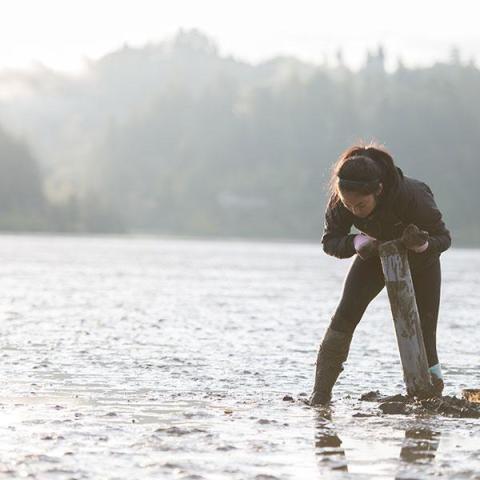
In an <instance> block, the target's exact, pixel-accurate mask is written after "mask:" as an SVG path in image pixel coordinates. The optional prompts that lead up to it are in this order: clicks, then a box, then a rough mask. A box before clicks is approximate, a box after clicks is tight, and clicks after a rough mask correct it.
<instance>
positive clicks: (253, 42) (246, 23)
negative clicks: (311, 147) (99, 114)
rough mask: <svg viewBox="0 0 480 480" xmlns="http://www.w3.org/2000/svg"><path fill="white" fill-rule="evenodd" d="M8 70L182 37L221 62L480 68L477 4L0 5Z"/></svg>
mask: <svg viewBox="0 0 480 480" xmlns="http://www.w3.org/2000/svg"><path fill="white" fill-rule="evenodd" d="M0 5H1V7H2V10H1V14H0V68H5V67H13V68H18V67H20V68H24V67H28V66H30V65H32V64H33V63H34V62H35V61H38V62H40V63H43V64H45V65H47V66H50V67H53V68H56V69H60V70H70V71H72V70H74V71H75V70H77V69H79V68H80V67H81V65H82V64H83V59H84V58H85V57H88V58H97V57H99V56H101V55H103V54H105V53H107V52H109V51H111V50H113V49H116V48H118V47H120V46H122V45H123V44H125V43H128V44H129V45H132V46H137V45H142V44H145V43H147V42H158V41H161V40H164V39H166V38H168V37H170V36H171V35H172V34H174V33H175V32H176V31H177V30H178V29H179V28H185V29H188V28H198V29H200V30H202V31H203V32H205V33H207V34H208V35H210V36H211V37H212V38H213V39H214V40H215V41H216V42H217V44H218V45H219V47H220V52H221V53H222V54H229V55H230V54H231V55H234V56H235V57H238V58H241V59H244V60H248V61H251V62H258V61H261V60H264V59H266V58H269V57H272V56H274V55H277V54H292V55H295V56H297V57H299V58H301V59H304V60H309V61H314V62H321V61H322V60H323V58H324V56H325V55H326V56H327V58H328V59H332V60H333V59H334V57H335V51H336V50H337V49H338V48H339V47H341V48H342V50H343V53H344V58H345V61H346V62H347V63H348V64H349V65H350V66H352V67H353V68H356V67H358V66H359V65H360V64H361V63H362V62H363V59H364V57H365V51H366V49H367V48H374V47H376V46H377V45H378V44H379V43H382V44H383V45H384V46H385V47H386V50H387V55H388V60H389V63H388V65H389V66H390V67H391V66H393V65H396V59H397V57H398V56H399V55H401V56H402V58H403V60H404V63H405V64H406V65H408V66H413V65H418V64H430V63H432V62H433V61H434V60H436V59H439V60H444V59H446V58H448V56H449V51H450V48H451V46H452V45H455V46H457V47H459V48H460V50H461V52H462V58H464V59H465V60H469V59H471V58H474V59H475V61H476V63H477V65H480V26H479V19H480V2H477V1H476V0H456V1H455V2H452V1H443V0H403V1H402V2H392V1H387V0H348V1H340V0H337V1H335V0H333V1H332V0H330V1H322V0H294V1H290V0H241V1H240V0H236V1H229V0H171V1H163V0H157V1H154V0H81V1H80V0H1V2H0Z"/></svg>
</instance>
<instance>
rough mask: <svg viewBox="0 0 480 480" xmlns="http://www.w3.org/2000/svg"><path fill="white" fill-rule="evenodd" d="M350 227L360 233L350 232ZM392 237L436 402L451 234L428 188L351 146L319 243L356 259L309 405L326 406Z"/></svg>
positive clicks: (380, 282)
mask: <svg viewBox="0 0 480 480" xmlns="http://www.w3.org/2000/svg"><path fill="white" fill-rule="evenodd" d="M352 225H354V226H355V227H356V228H357V229H358V230H359V231H360V232H361V233H360V234H352V233H350V228H351V227H352ZM396 238H401V240H402V242H403V244H404V245H405V247H406V248H407V252H408V260H409V264H410V270H411V273H412V280H413V285H414V289H415V296H416V301H417V307H418V312H419V315H420V322H421V327H422V333H423V340H424V344H425V349H426V353H427V360H428V366H429V371H430V374H431V378H432V383H433V385H434V388H435V391H436V393H437V394H438V395H441V392H442V390H443V377H442V372H441V369H440V363H439V361H438V356H437V348H436V329H437V318H438V308H439V301H440V282H441V273H440V254H441V252H443V251H445V250H447V249H448V248H449V247H450V245H451V238H450V232H449V231H448V230H447V228H446V227H445V224H444V222H443V220H442V214H441V213H440V211H439V210H438V208H437V206H436V204H435V200H434V198H433V193H432V191H431V190H430V188H429V187H428V185H427V184H425V183H423V182H421V181H419V180H415V179H413V178H409V177H407V176H404V175H403V172H402V170H401V169H400V168H398V167H397V166H395V163H394V161H393V158H392V157H391V155H390V154H389V153H388V152H387V151H386V150H385V149H384V148H382V147H381V146H379V145H376V144H370V145H355V146H352V147H350V148H349V149H348V150H346V151H345V152H344V153H343V154H342V155H341V156H340V158H339V159H338V161H337V162H336V163H335V165H334V168H333V172H332V178H331V182H330V199H329V201H328V205H327V209H326V211H325V231H324V234H323V237H322V244H323V249H324V251H325V252H326V253H327V254H329V255H332V256H334V257H338V258H348V257H352V256H353V255H356V257H355V259H354V261H353V262H352V264H351V266H350V269H349V272H348V274H347V277H346V279H345V282H344V285H343V293H342V298H341V300H340V303H339V304H338V306H337V308H336V311H335V313H334V315H333V317H332V318H331V322H330V325H329V327H328V328H327V331H326V333H325V335H324V337H323V340H322V343H321V345H320V348H319V351H318V357H317V368H316V375H315V386H314V389H313V392H312V394H311V396H310V404H311V405H318V404H326V403H328V402H329V401H330V399H331V392H332V388H333V385H334V384H335V382H336V380H337V378H338V375H339V374H340V372H341V371H342V370H343V366H342V365H343V362H344V361H345V360H346V359H347V356H348V351H349V348H350V342H351V340H352V335H353V332H354V330H355V327H356V326H357V325H358V322H359V321H360V319H361V318H362V316H363V313H364V312H365V310H366V308H367V306H368V304H369V303H370V302H371V301H372V300H373V299H374V298H375V297H376V296H377V295H378V293H379V292H380V291H381V290H382V288H383V287H384V285H385V282H384V277H383V272H382V266H381V262H380V258H379V256H378V246H379V244H380V243H381V242H383V241H386V240H393V239H396Z"/></svg>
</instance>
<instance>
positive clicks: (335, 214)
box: [322, 167, 451, 268]
mask: <svg viewBox="0 0 480 480" xmlns="http://www.w3.org/2000/svg"><path fill="white" fill-rule="evenodd" d="M396 168H397V173H398V176H397V178H396V179H395V183H394V184H393V185H391V186H390V188H389V189H388V191H387V192H384V194H383V195H381V196H380V197H379V199H378V202H377V205H376V207H375V209H374V210H373V212H372V213H371V214H370V215H369V216H368V217H366V218H359V217H356V216H355V215H354V214H353V213H352V212H350V211H349V210H348V209H347V208H346V207H345V206H344V205H343V203H342V202H341V201H340V200H339V201H338V202H337V203H336V204H335V205H333V202H332V200H331V199H330V200H329V202H328V205H327V208H326V211H325V229H324V233H323V237H322V244H323V249H324V251H325V252H326V253H327V254H329V255H332V256H334V257H338V258H348V257H351V256H353V255H355V253H356V251H355V247H354V245H353V239H354V237H355V234H352V233H350V229H351V227H352V225H354V226H355V227H356V228H357V229H358V230H359V231H361V232H364V233H366V234H367V235H370V236H371V237H374V238H376V239H378V240H382V241H386V240H393V239H395V238H399V237H401V235H402V232H403V230H404V228H405V227H406V226H407V225H408V224H409V223H414V224H415V225H417V226H418V227H419V228H421V229H422V230H426V231H427V232H428V233H429V239H428V243H429V245H428V248H427V249H426V250H425V251H424V252H422V253H415V252H413V251H411V250H409V251H408V255H409V260H410V264H411V266H412V267H414V268H415V267H416V266H417V264H418V266H420V265H421V264H423V265H426V264H428V263H430V262H429V261H430V260H431V259H432V258H438V257H439V256H440V253H441V252H443V251H445V250H447V249H448V248H449V247H450V245H451V237H450V232H449V231H448V230H447V228H446V227H445V224H444V222H443V220H442V214H441V213H440V210H439V209H438V207H437V205H436V204H435V200H434V197H433V193H432V191H431V190H430V187H429V186H428V185H427V184H426V183H424V182H421V181H420V180H416V179H414V178H409V177H406V176H404V175H403V172H402V170H401V169H400V168H398V167H396ZM412 263H413V265H412Z"/></svg>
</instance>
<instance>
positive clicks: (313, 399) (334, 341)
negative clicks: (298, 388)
mask: <svg viewBox="0 0 480 480" xmlns="http://www.w3.org/2000/svg"><path fill="white" fill-rule="evenodd" d="M351 341H352V334H348V333H344V332H338V331H337V330H333V329H331V328H330V327H329V328H328V329H327V331H326V332H325V335H324V337H323V340H322V343H321V344H320V348H319V349H318V355H317V368H316V372H315V385H314V387H313V392H312V394H311V395H310V399H309V403H310V405H321V404H323V405H324V404H327V403H328V402H329V401H330V399H331V398H332V388H333V386H334V385H335V382H336V381H337V378H338V376H339V375H340V372H341V371H342V370H343V362H344V361H345V360H346V359H347V356H348V351H349V349H350V342H351Z"/></svg>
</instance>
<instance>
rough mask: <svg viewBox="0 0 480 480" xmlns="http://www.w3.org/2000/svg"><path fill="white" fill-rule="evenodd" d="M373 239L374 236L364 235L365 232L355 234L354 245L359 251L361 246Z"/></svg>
mask: <svg viewBox="0 0 480 480" xmlns="http://www.w3.org/2000/svg"><path fill="white" fill-rule="evenodd" d="M371 240H373V238H371V237H369V236H368V235H364V234H363V233H359V234H357V235H355V238H354V239H353V246H354V247H355V250H356V251H357V252H358V251H359V250H360V248H362V247H363V246H364V245H365V244H366V243H368V242H370V241H371Z"/></svg>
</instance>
